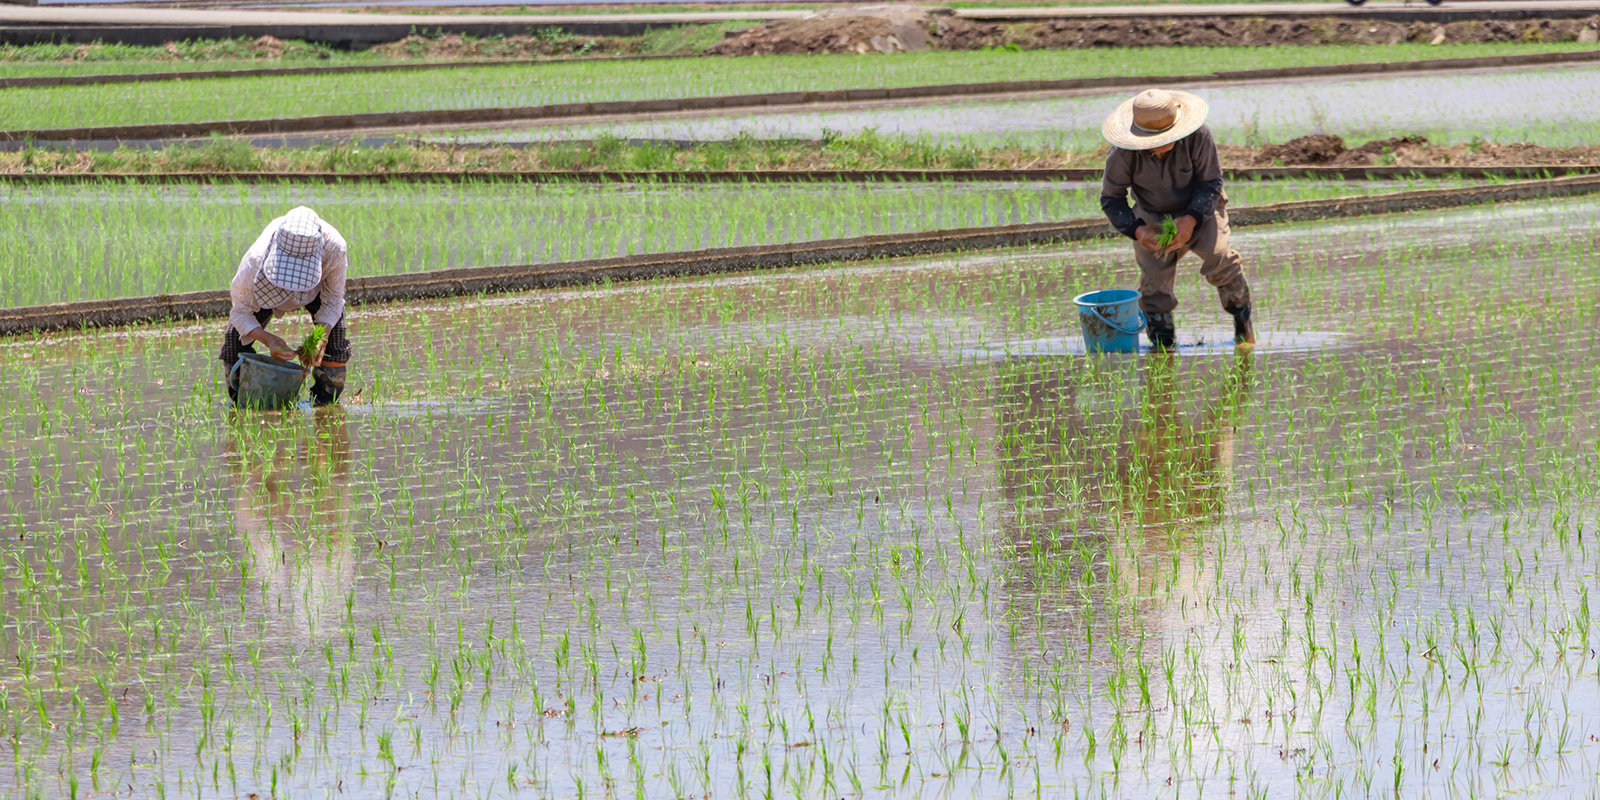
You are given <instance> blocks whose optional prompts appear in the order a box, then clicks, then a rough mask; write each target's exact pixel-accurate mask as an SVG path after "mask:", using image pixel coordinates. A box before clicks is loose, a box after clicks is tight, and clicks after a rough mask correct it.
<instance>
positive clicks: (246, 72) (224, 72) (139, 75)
mask: <svg viewBox="0 0 1600 800" xmlns="http://www.w3.org/2000/svg"><path fill="white" fill-rule="evenodd" d="M672 58H683V56H652V55H637V56H594V57H585V58H520V59H500V60H478V61H425V62H417V63H414V64H341V65H339V66H334V67H270V68H260V69H207V70H190V71H181V70H178V71H173V72H128V73H100V74H96V75H27V76H21V77H16V78H0V89H35V88H41V87H48V86H99V85H104V84H115V83H161V82H166V81H198V80H214V79H218V78H282V77H293V76H297V75H341V74H346V73H349V74H360V73H367V72H415V71H418V70H433V69H468V68H473V67H536V66H546V65H549V66H555V65H560V64H598V63H604V62H607V61H661V60H665V59H672Z"/></svg>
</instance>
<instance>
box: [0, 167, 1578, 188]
mask: <svg viewBox="0 0 1600 800" xmlns="http://www.w3.org/2000/svg"><path fill="white" fill-rule="evenodd" d="M1595 173H1600V165H1560V166H1554V165H1552V166H1541V165H1537V164H1525V165H1519V166H1492V167H1439V166H1431V167H1241V168H1239V169H1225V170H1223V174H1224V176H1225V177H1227V178H1228V179H1229V180H1236V181H1269V180H1318V179H1325V180H1345V181H1386V180H1405V179H1409V178H1460V179H1462V180H1495V179H1503V178H1522V179H1533V178H1559V177H1567V176H1574V175H1592V174H1595ZM1100 174H1101V169H1100V168H1098V167H1083V168H1077V167H1074V168H1063V169H878V170H847V169H814V170H684V171H659V170H634V171H578V170H547V171H539V172H481V171H480V172H428V171H419V172H102V173H96V172H61V173H58V172H46V173H13V174H5V173H0V186H4V185H12V186H50V185H63V184H64V185H73V184H91V183H122V184H233V183H243V184H254V183H313V184H317V183H320V184H331V185H338V184H345V183H351V184H363V183H377V184H384V183H493V182H503V183H549V184H563V183H577V184H610V183H644V184H663V185H666V184H707V183H733V184H739V183H962V182H967V183H974V182H999V181H1013V182H1046V181H1094V180H1099V179H1100Z"/></svg>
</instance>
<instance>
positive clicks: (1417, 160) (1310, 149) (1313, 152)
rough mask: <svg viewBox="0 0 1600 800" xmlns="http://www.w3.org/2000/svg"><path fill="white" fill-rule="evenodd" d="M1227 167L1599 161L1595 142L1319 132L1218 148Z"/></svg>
mask: <svg viewBox="0 0 1600 800" xmlns="http://www.w3.org/2000/svg"><path fill="white" fill-rule="evenodd" d="M1221 150H1222V152H1221V156H1222V160H1223V162H1224V163H1225V164H1227V165H1228V166H1231V167H1270V166H1279V165H1281V166H1296V167H1301V166H1307V167H1366V166H1397V167H1450V166H1456V167H1493V166H1529V165H1536V166H1578V165H1588V164H1600V148H1597V147H1541V146H1539V145H1534V144H1526V143H1512V144H1499V143H1495V142H1470V143H1466V144H1452V145H1438V144H1432V143H1430V142H1429V141H1428V140H1427V139H1426V138H1425V137H1422V136H1404V137H1398V138H1393V139H1382V140H1377V141H1371V142H1366V143H1364V144H1361V145H1358V146H1356V147H1348V148H1347V147H1346V146H1345V143H1344V140H1343V139H1341V138H1339V137H1338V136H1333V135H1331V134H1326V133H1319V134H1312V135H1310V136H1302V137H1300V138H1298V139H1291V140H1289V141H1287V142H1284V143H1282V144H1271V145H1266V146H1265V147H1260V148H1251V147H1228V146H1224V147H1223V148H1221Z"/></svg>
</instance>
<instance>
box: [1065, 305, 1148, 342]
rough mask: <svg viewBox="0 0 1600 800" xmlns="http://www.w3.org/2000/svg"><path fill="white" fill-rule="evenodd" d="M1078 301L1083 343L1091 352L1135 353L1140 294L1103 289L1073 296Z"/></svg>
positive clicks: (1141, 316) (1141, 318)
mask: <svg viewBox="0 0 1600 800" xmlns="http://www.w3.org/2000/svg"><path fill="white" fill-rule="evenodd" d="M1072 302H1074V303H1077V304H1078V323H1079V324H1080V325H1081V326H1082V327H1083V345H1084V347H1085V348H1086V349H1088V351H1089V352H1091V353H1137V352H1139V332H1140V331H1142V330H1144V314H1143V313H1141V312H1140V311H1139V293H1138V292H1136V291H1134V290H1132V289H1106V290H1104V291H1099V292H1088V293H1086V294H1080V295H1078V296H1077V297H1074V298H1072Z"/></svg>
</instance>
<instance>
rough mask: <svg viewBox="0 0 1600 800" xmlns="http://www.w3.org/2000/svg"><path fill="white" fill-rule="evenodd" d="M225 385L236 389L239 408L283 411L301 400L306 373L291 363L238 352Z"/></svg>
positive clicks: (270, 357) (256, 354)
mask: <svg viewBox="0 0 1600 800" xmlns="http://www.w3.org/2000/svg"><path fill="white" fill-rule="evenodd" d="M228 382H229V383H230V384H234V385H236V386H238V401H237V402H238V405H239V406H240V407H249V408H261V409H271V408H284V407H286V406H292V405H294V404H295V403H297V402H299V401H300V387H301V386H303V385H305V382H306V371H305V370H304V369H301V368H300V365H299V364H296V363H294V362H291V361H279V360H278V359H276V358H273V357H272V356H264V355H261V354H260V353H240V354H239V360H238V361H235V362H234V363H233V369H232V370H230V371H229V372H228Z"/></svg>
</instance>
